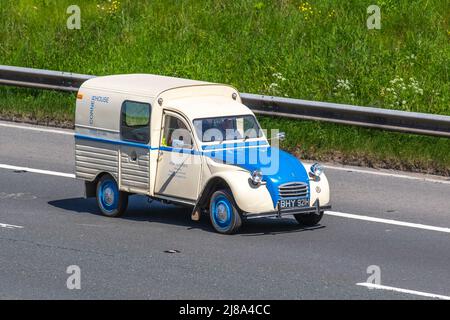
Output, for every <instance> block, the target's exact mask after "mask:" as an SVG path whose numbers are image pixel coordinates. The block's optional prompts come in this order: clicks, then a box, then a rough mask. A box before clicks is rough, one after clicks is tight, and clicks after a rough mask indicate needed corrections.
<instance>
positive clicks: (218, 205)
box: [212, 196, 232, 229]
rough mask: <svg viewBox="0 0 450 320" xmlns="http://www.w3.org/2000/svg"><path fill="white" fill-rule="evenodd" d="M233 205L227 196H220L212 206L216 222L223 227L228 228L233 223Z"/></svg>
mask: <svg viewBox="0 0 450 320" xmlns="http://www.w3.org/2000/svg"><path fill="white" fill-rule="evenodd" d="M231 214H232V206H231V203H230V201H229V200H228V199H227V198H226V197H225V196H219V197H217V198H216V199H215V200H214V203H213V206H212V217H213V220H214V223H215V224H216V225H217V226H218V227H219V228H221V229H227V228H228V227H229V226H230V224H231Z"/></svg>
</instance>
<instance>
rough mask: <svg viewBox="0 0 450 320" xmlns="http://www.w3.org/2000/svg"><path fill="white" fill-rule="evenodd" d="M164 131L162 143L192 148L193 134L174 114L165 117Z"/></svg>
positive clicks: (169, 145)
mask: <svg viewBox="0 0 450 320" xmlns="http://www.w3.org/2000/svg"><path fill="white" fill-rule="evenodd" d="M164 119H165V120H164V132H163V135H162V140H161V145H162V146H167V147H173V148H181V149H192V148H193V140H192V136H191V134H190V132H189V130H188V128H187V127H186V125H185V124H184V122H183V121H182V120H181V119H180V118H178V117H174V116H170V115H166V116H165V117H164Z"/></svg>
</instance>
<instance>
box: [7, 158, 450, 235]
mask: <svg viewBox="0 0 450 320" xmlns="http://www.w3.org/2000/svg"><path fill="white" fill-rule="evenodd" d="M0 169H6V170H15V171H26V172H31V173H39V174H45V175H50V176H58V177H64V178H71V179H75V175H74V174H71V173H63V172H56V171H49V170H40V169H33V168H27V167H17V166H11V165H7V164H0ZM325 214H326V215H329V216H335V217H341V218H347V219H356V220H363V221H371V222H378V223H385V224H390V225H396V226H402V227H409V228H415V229H423V230H429V231H437V232H444V233H450V228H444V227H435V226H429V225H425V224H418V223H411V222H404V221H398V220H390V219H382V218H375V217H369V216H363V215H358V214H351V213H343V212H336V211H325Z"/></svg>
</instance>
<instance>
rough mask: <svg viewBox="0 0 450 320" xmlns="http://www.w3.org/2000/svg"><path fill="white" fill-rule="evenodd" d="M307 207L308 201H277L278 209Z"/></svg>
mask: <svg viewBox="0 0 450 320" xmlns="http://www.w3.org/2000/svg"><path fill="white" fill-rule="evenodd" d="M307 206H309V200H308V199H284V200H279V201H278V207H279V208H280V209H289V208H303V207H307Z"/></svg>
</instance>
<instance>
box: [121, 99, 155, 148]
mask: <svg viewBox="0 0 450 320" xmlns="http://www.w3.org/2000/svg"><path fill="white" fill-rule="evenodd" d="M150 113H151V107H150V105H149V104H147V103H140V102H133V101H125V102H124V103H123V104H122V117H121V124H120V135H121V137H122V139H123V140H127V141H132V142H139V143H145V144H147V143H148V142H149V141H150Z"/></svg>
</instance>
